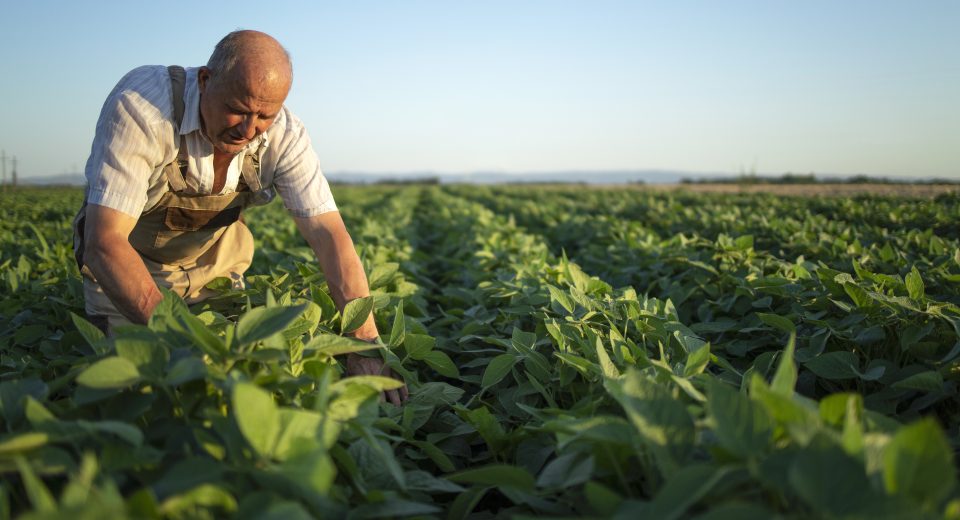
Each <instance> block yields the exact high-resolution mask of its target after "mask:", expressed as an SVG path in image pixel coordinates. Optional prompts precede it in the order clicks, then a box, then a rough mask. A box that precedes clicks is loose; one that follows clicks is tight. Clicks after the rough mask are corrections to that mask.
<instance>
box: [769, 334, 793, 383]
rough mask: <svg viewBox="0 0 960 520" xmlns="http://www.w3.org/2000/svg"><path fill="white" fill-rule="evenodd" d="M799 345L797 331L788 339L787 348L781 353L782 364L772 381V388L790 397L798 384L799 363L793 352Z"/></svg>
mask: <svg viewBox="0 0 960 520" xmlns="http://www.w3.org/2000/svg"><path fill="white" fill-rule="evenodd" d="M796 345H797V335H796V333H791V334H790V339H789V340H787V348H785V349H784V350H783V352H782V353H781V354H780V364H779V365H778V366H777V371H776V372H775V373H774V375H773V381H771V382H770V389H771V390H773V391H774V392H776V393H778V394H780V395H783V396H786V397H790V396H792V395H793V390H794V388H796V386H797V365H796V363H794V361H793V352H794V350H795V348H796Z"/></svg>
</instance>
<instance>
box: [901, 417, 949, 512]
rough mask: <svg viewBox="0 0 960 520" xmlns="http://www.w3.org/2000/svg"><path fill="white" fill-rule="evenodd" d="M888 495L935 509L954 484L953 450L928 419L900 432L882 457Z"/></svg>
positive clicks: (933, 423) (933, 421) (906, 427)
mask: <svg viewBox="0 0 960 520" xmlns="http://www.w3.org/2000/svg"><path fill="white" fill-rule="evenodd" d="M883 482H884V485H885V487H886V489H887V491H888V492H889V493H895V494H898V495H902V496H905V497H908V498H910V499H912V500H914V501H915V502H918V503H920V504H924V505H927V506H929V507H936V506H937V504H939V502H940V501H941V500H943V499H944V498H946V497H947V495H948V494H949V493H950V490H951V489H953V487H954V485H955V484H956V474H955V469H954V458H953V449H952V448H951V447H950V443H949V442H948V441H947V437H946V435H944V434H943V431H942V430H941V429H940V426H938V425H937V422H936V421H935V420H934V419H932V418H926V419H921V420H920V421H918V422H915V423H913V424H910V425H907V426H904V427H902V428H900V429H899V430H898V431H897V433H896V434H895V435H894V436H893V439H891V440H890V443H889V444H887V446H886V449H885V450H884V454H883Z"/></svg>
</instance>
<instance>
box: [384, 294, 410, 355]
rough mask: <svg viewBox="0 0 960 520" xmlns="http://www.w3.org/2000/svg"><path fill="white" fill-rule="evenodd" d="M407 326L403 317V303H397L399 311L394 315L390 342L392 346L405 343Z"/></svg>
mask: <svg viewBox="0 0 960 520" xmlns="http://www.w3.org/2000/svg"><path fill="white" fill-rule="evenodd" d="M406 331H407V328H406V325H405V324H404V317H403V303H402V302H401V303H398V304H397V313H396V314H395V315H394V316H393V328H392V329H390V343H388V344H389V345H390V346H391V347H399V346H400V345H401V344H403V340H404V335H405V334H406Z"/></svg>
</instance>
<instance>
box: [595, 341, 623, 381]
mask: <svg viewBox="0 0 960 520" xmlns="http://www.w3.org/2000/svg"><path fill="white" fill-rule="evenodd" d="M595 347H596V350H597V359H598V360H599V361H600V370H601V372H603V375H604V377H613V378H617V377H620V371H619V370H617V366H616V365H614V364H613V361H611V360H610V355H609V354H607V349H606V348H605V347H604V346H603V341H602V340H601V339H600V336H597V338H596V341H595Z"/></svg>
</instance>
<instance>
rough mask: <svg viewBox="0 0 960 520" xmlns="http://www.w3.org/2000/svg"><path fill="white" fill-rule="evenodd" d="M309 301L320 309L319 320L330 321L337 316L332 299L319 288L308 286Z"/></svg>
mask: <svg viewBox="0 0 960 520" xmlns="http://www.w3.org/2000/svg"><path fill="white" fill-rule="evenodd" d="M310 299H311V300H313V303H316V304H317V305H318V306H319V307H320V319H321V320H324V321H325V322H326V321H327V320H332V319H333V318H334V316H335V315H336V314H337V306H336V304H335V303H333V299H332V298H330V295H329V294H327V292H326V291H324V290H323V289H321V288H320V287H318V286H316V285H313V284H311V285H310Z"/></svg>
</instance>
